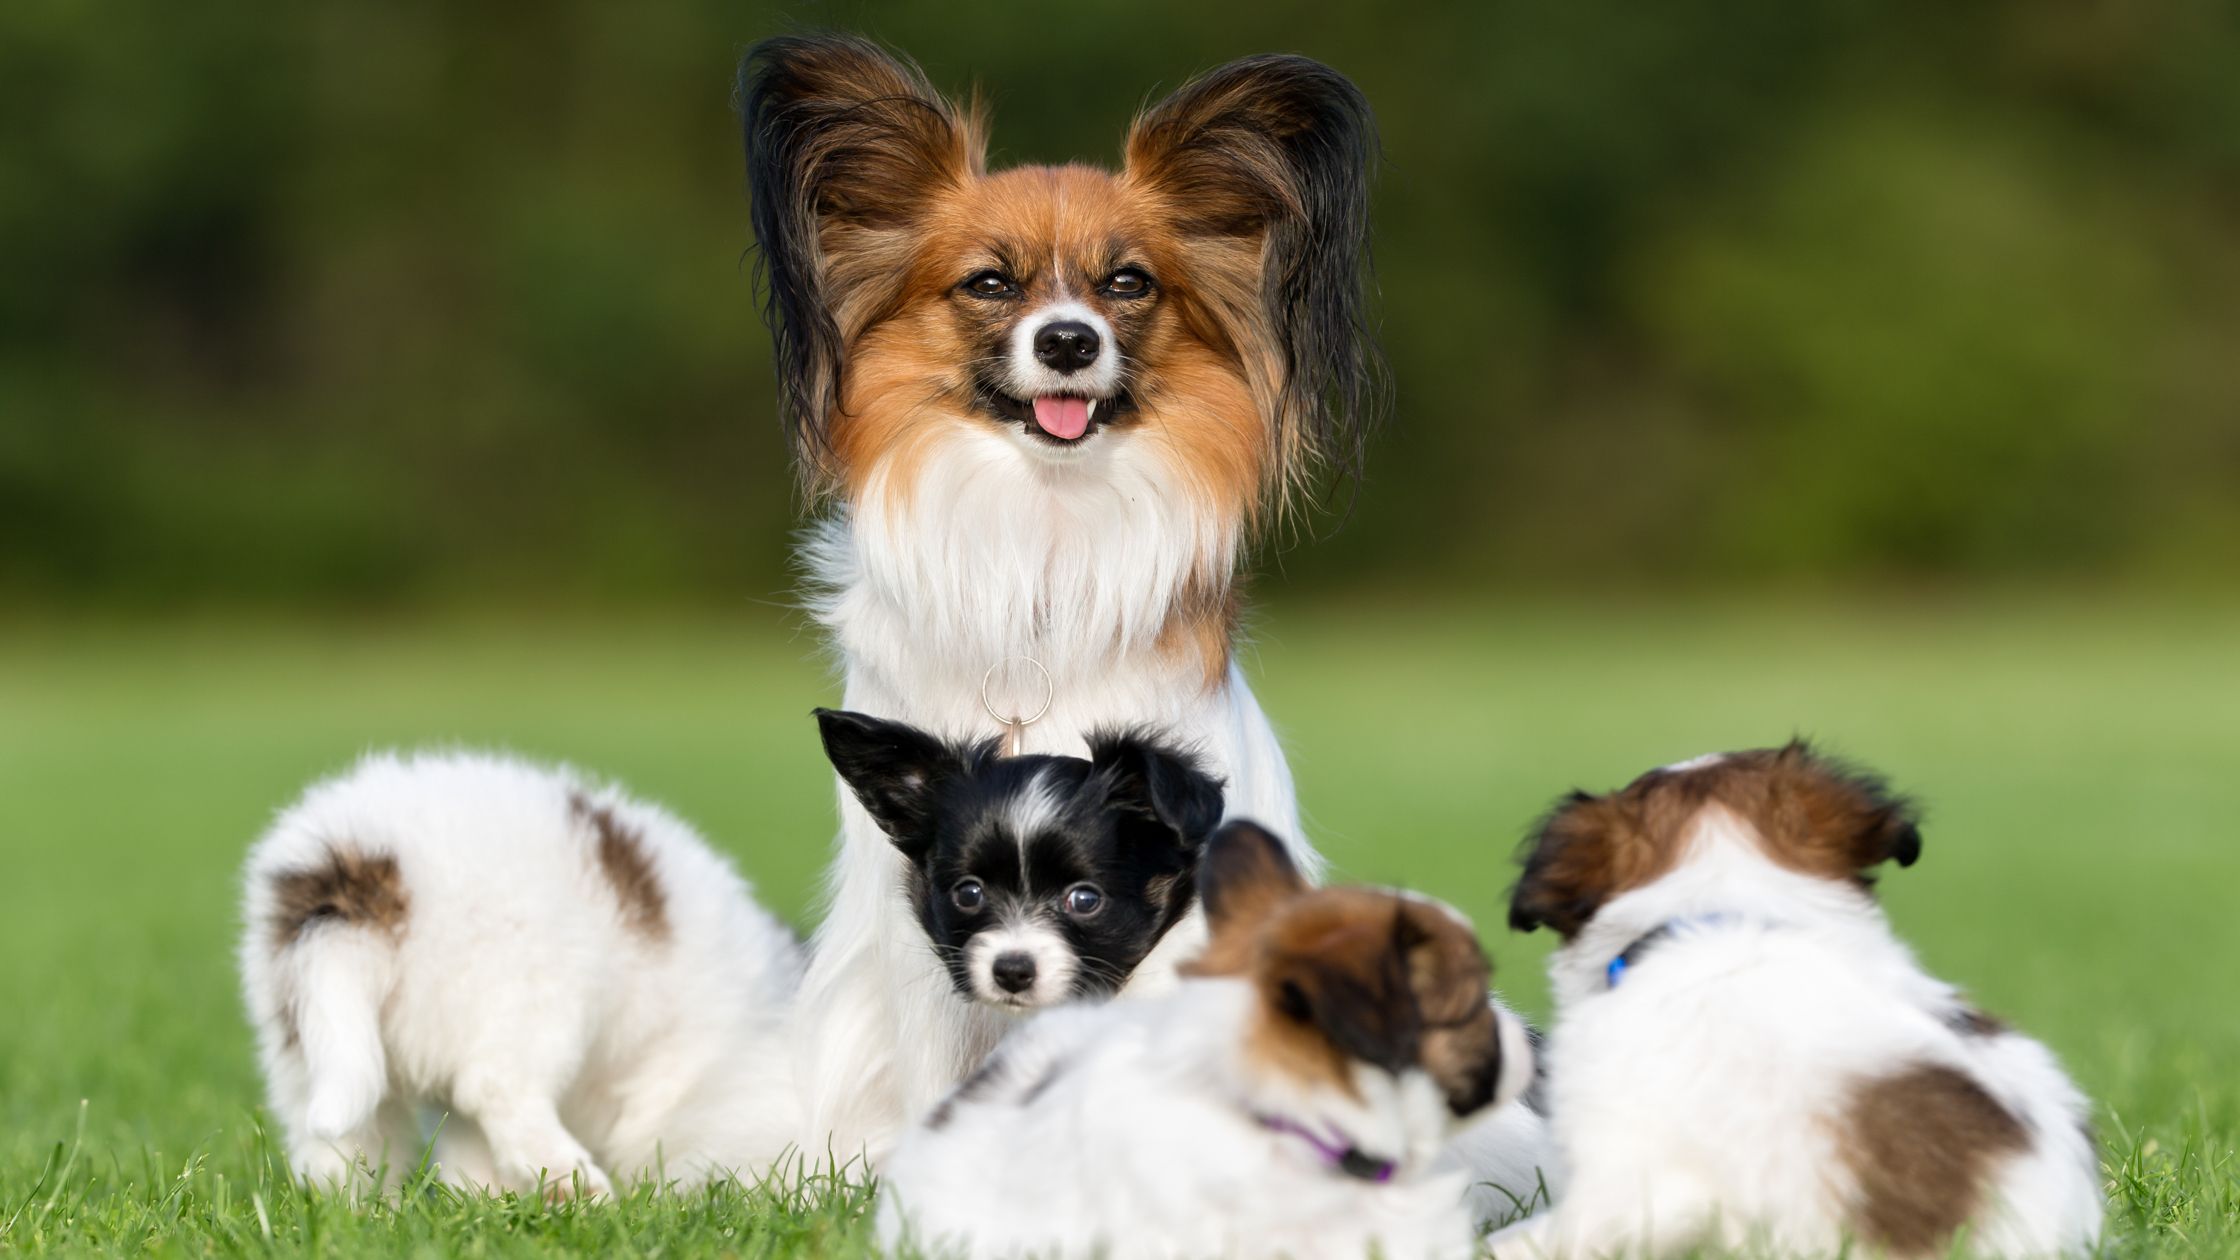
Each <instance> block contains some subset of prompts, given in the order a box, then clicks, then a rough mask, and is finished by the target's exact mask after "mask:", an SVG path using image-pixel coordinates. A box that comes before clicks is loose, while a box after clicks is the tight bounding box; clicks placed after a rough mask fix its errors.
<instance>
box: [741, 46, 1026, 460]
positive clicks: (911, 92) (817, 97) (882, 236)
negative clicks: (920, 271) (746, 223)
mask: <svg viewBox="0 0 2240 1260" xmlns="http://www.w3.org/2000/svg"><path fill="white" fill-rule="evenodd" d="M738 99H739V110H740V113H741V115H742V118H743V121H744V124H745V133H746V155H747V180H748V184H749V186H750V188H751V191H752V198H753V204H752V214H753V219H754V235H755V241H756V243H757V244H758V246H759V247H760V248H759V253H758V255H757V260H756V270H757V273H758V280H759V282H760V284H761V286H762V291H763V317H764V319H765V320H767V321H768V323H769V325H770V332H771V338H772V341H773V344H774V346H775V348H776V351H777V360H778V380H779V387H780V389H781V391H782V393H783V401H784V404H785V405H784V411H785V417H786V426H787V430H788V432H789V434H790V435H791V437H792V439H793V445H794V450H795V453H796V455H797V456H798V457H799V458H800V459H801V460H802V462H803V465H804V467H805V468H807V469H808V470H809V472H810V473H811V475H812V477H813V478H816V479H820V480H821V479H825V478H829V476H830V474H831V473H832V472H834V471H835V470H834V469H832V468H831V466H830V446H829V434H828V433H827V431H826V426H827V424H828V423H829V422H830V420H831V418H832V413H833V411H834V409H835V408H836V407H838V406H839V405H840V403H841V399H840V396H839V390H840V383H841V373H842V369H843V355H844V352H845V350H846V347H847V345H848V343H849V342H850V341H851V340H853V339H854V338H855V337H856V336H857V335H859V334H860V333H862V331H863V329H864V328H865V327H866V326H867V325H868V324H869V323H870V321H871V320H872V319H874V318H876V317H877V316H878V314H879V313H880V312H881V311H883V310H884V309H885V308H886V307H887V306H888V305H889V304H890V303H891V302H892V300H893V298H894V295H895V293H896V291H897V288H898V286H899V285H900V284H901V283H902V281H903V279H904V277H905V276H906V275H907V274H908V271H909V267H908V263H909V257H910V250H911V245H912V243H913V229H914V227H915V225H916V217H917V216H918V215H920V214H922V213H924V212H925V210H926V208H927V206H928V205H929V203H930V201H931V199H932V197H933V195H934V194H935V193H937V192H938V191H939V190H940V189H941V188H943V187H945V186H953V185H956V184H960V183H962V182H964V181H965V180H967V179H969V178H970V177H972V176H974V175H977V174H978V173H979V172H980V171H981V169H982V166H983V153H984V149H985V143H986V142H985V140H984V138H983V131H984V129H983V127H982V122H981V119H980V117H979V116H978V114H977V112H976V111H966V110H960V109H958V108H957V107H956V106H955V105H953V104H951V103H950V102H949V101H947V100H945V99H943V98H942V97H941V96H940V94H938V93H936V92H935V91H934V90H933V88H932V87H931V86H929V85H928V84H927V83H926V80H925V75H924V74H923V73H922V72H920V71H919V69H918V68H917V67H916V66H915V65H913V64H911V63H910V62H908V61H905V60H903V59H901V58H899V57H896V56H894V55H893V54H891V53H889V52H887V51H886V50H884V49H882V48H880V47H879V46H878V45H876V44H874V43H872V42H870V41H869V40H864V39H858V38H854V37H852V36H842V35H822V36H810V37H783V38H778V39H769V40H764V41H763V42H762V43H760V44H757V45H755V46H754V47H753V48H752V49H750V50H748V52H747V55H746V57H745V59H744V60H743V61H742V62H741V63H740V66H739V97H738Z"/></svg>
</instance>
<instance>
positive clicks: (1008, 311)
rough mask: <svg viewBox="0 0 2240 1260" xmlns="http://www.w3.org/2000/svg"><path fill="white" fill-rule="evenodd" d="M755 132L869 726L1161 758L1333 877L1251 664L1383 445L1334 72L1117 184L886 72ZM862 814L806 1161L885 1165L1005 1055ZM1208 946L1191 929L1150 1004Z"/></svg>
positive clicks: (828, 572) (786, 330) (838, 646)
mask: <svg viewBox="0 0 2240 1260" xmlns="http://www.w3.org/2000/svg"><path fill="white" fill-rule="evenodd" d="M740 106H741V113H742V115H743V121H744V137H745V150H746V160H747V171H748V177H749V181H750V183H751V185H752V189H753V206H752V214H753V221H754V230H755V238H756V242H757V245H758V248H759V254H758V257H759V261H760V272H761V277H762V279H763V280H764V281H765V284H766V287H765V290H764V291H765V294H766V296H767V304H766V307H765V310H766V313H767V315H768V317H769V320H770V324H771V328H772V340H773V344H774V346H775V349H776V357H777V369H778V379H779V381H780V383H781V388H782V394H783V403H784V406H783V410H784V414H785V416H786V420H787V424H788V428H789V430H790V432H791V434H792V436H793V439H794V441H793V445H794V450H795V454H796V457H797V463H798V466H799V469H800V473H801V477H802V480H803V482H804V485H805V488H806V489H807V490H808V491H809V493H810V495H811V497H812V498H813V499H815V500H816V501H818V502H819V503H820V504H821V505H822V506H823V507H824V509H825V514H824V516H823V517H822V519H821V520H820V521H819V522H818V523H817V524H816V525H815V527H813V529H812V530H811V532H810V535H809V539H810V541H809V543H808V545H807V546H806V548H805V549H804V553H803V556H802V560H803V566H804V568H805V569H806V570H807V571H808V572H809V574H810V578H811V585H812V588H813V591H814V592H815V595H814V599H813V602H812V611H813V612H814V614H815V616H816V617H817V619H818V621H819V623H820V624H821V625H822V626H823V628H824V629H825V631H826V633H827V634H828V635H829V636H830V639H831V642H832V644H833V647H834V649H835V653H836V655H837V656H838V657H839V659H840V661H841V664H842V667H843V670H844V673H845V678H846V691H845V694H844V697H843V699H844V703H845V707H847V708H850V709H855V710H858V711H862V712H870V713H877V714H879V715H881V716H882V717H888V718H893V719H897V720H901V721H907V722H911V723H914V724H916V725H918V726H920V727H923V728H926V729H930V730H935V731H939V732H942V733H943V734H954V735H977V736H993V735H997V734H1004V733H1008V734H1010V735H1012V736H1013V737H1014V738H1015V739H1016V741H1017V743H1016V744H1015V746H1014V749H1015V751H1022V752H1029V753H1062V754H1068V755H1072V756H1080V755H1083V754H1084V753H1086V752H1087V750H1088V749H1087V737H1088V735H1089V733H1090V732H1092V731H1095V730H1100V729H1109V728H1112V727H1114V726H1116V725H1118V724H1123V723H1151V724H1154V725H1156V726H1158V727H1159V728H1161V729H1164V730H1169V731H1172V732H1174V733H1175V734H1176V735H1177V736H1178V737H1179V738H1181V739H1183V740H1185V741H1187V742H1188V743H1189V744H1190V746H1191V747H1193V748H1195V749H1197V750H1198V752H1199V755H1200V756H1202V757H1203V758H1204V760H1205V764H1206V768H1207V770H1208V771H1209V772H1210V773H1212V774H1215V775H1218V776H1220V777H1221V778H1222V779H1223V780H1224V781H1225V783H1226V785H1227V796H1228V806H1229V808H1230V809H1231V810H1233V811H1236V812H1239V813H1243V814H1249V815H1250V816H1252V817H1255V818H1259V819H1262V820H1263V821H1265V822H1267V823H1268V824H1270V825H1271V826H1273V827H1274V828H1275V829H1276V830H1277V831H1278V832H1279V833H1280V834H1282V835H1283V836H1284V837H1285V838H1286V841H1287V842H1288V843H1290V844H1291V845H1292V846H1293V848H1292V853H1293V857H1294V858H1295V859H1296V860H1297V861H1298V862H1299V863H1300V864H1301V865H1303V866H1305V867H1307V868H1308V869H1310V871H1311V870H1312V869H1313V868H1314V865H1315V863H1314V858H1313V855H1312V853H1311V851H1310V850H1309V849H1308V848H1307V847H1306V846H1305V845H1304V843H1303V842H1302V840H1301V838H1300V832H1299V829H1298V826H1297V817H1298V806H1297V802H1296V800H1295V798H1294V795H1293V790H1292V784H1291V776H1290V772H1289V770H1288V769H1287V767H1286V765H1285V763H1284V758H1283V753H1282V750H1281V748H1280V747H1279V745H1278V744H1277V741H1276V738H1275V734H1274V732H1273V730H1272V729H1271V728H1270V725H1269V723H1268V720H1267V717H1266V716H1265V715H1264V714H1263V713H1262V712H1261V709H1260V706H1259V704H1258V702H1257V701H1256V700H1255V699H1254V698H1253V695H1252V692H1251V690H1250V688H1249V687H1248V686H1247V684H1246V682H1245V679H1244V677H1243V675H1242V673H1241V672H1240V671H1239V670H1238V668H1237V666H1236V663H1235V661H1234V659H1233V646H1234V641H1235V637H1236V628H1237V622H1238V617H1239V607H1240V596H1239V589H1238V587H1239V583H1238V580H1237V578H1238V570H1239V567H1240V564H1241V561H1242V558H1243V556H1244V554H1245V551H1246V548H1247V547H1248V546H1249V544H1250V541H1251V539H1252V537H1253V536H1254V534H1255V532H1256V531H1257V530H1259V529H1260V528H1262V526H1263V525H1264V524H1266V523H1267V522H1268V521H1270V520H1272V519H1273V518H1274V517H1275V516H1277V515H1278V514H1280V512H1281V510H1282V505H1284V504H1285V503H1287V502H1289V503H1298V502H1303V501H1304V499H1305V498H1306V497H1307V494H1308V493H1309V492H1310V491H1311V489H1313V488H1314V487H1315V486H1316V485H1317V484H1318V483H1319V482H1321V481H1323V480H1324V479H1325V476H1324V474H1326V473H1328V472H1329V471H1331V470H1333V469H1336V470H1342V471H1350V470H1353V469H1355V468H1357V466H1358V464H1359V460H1360V454H1361V451H1362V449H1363V447H1364V445H1365V442H1364V437H1365V434H1366V433H1367V432H1368V430H1369V429H1370V427H1371V425H1372V421H1373V420H1374V419H1375V417H1376V416H1377V414H1378V413H1379V412H1380V411H1381V409H1382V408H1381V402H1382V399H1383V393H1382V390H1381V385H1380V382H1381V374H1380V373H1379V371H1378V364H1379V359H1378V356H1377V353H1376V350H1375V346H1374V343H1373V340H1372V338H1371V337H1370V336H1369V334H1368V328H1369V322H1370V321H1369V320H1368V319H1367V317H1366V314H1365V312H1366V310H1367V295H1366V286H1365V283H1364V277H1365V265H1366V258H1367V252H1366V251H1367V245H1368V239H1369V231H1368V224H1369V185H1370V182H1371V173H1372V170H1373V167H1374V159H1375V155H1376V147H1377V146H1376V135H1375V128H1374V124H1373V122H1372V120H1371V117H1370V113H1369V108H1368V104H1367V102H1366V101H1365V100H1364V99H1363V98H1362V96H1361V93H1360V92H1359V91H1358V90H1357V89H1355V87H1354V86H1353V85H1352V84H1351V83H1350V82H1348V81H1347V80H1346V79H1345V78H1344V77H1343V76H1342V75H1340V74H1338V73H1337V72H1336V71H1334V70H1332V69H1331V68H1329V67H1328V66H1324V65H1321V64H1318V63H1316V62H1313V61H1309V60H1307V59H1305V58H1301V57H1281V56H1268V57H1252V58H1247V59H1244V60H1241V61H1236V62H1232V63H1230V64H1228V65H1225V66H1221V67H1219V68H1217V69H1214V70H1212V71H1210V72H1208V73H1207V74H1205V75H1203V76H1201V77H1199V78H1197V79H1195V80H1192V81H1191V82H1189V83H1187V84H1185V85H1183V86H1182V87H1180V88H1178V89H1177V90H1176V91H1175V92H1173V93H1172V94H1171V95H1169V96H1167V97H1166V98H1165V99H1164V100H1161V101H1159V102H1157V103H1155V104H1153V105H1151V106H1150V107H1149V108H1148V109H1146V110H1145V111H1144V113H1143V114H1142V115H1141V116H1140V117H1139V118H1137V119H1136V121H1135V123H1134V124H1133V125H1132V126H1131V127H1130V129H1129V132H1128V135H1127V137H1126V142H1125V146H1124V147H1125V151H1124V155H1123V161H1122V162H1121V163H1120V165H1119V167H1118V169H1111V170H1108V169H1100V168H1098V167H1093V166H1089V165H1082V164H1067V165H1062V166H1022V167H1015V168H1012V169H1007V170H992V169H990V168H989V165H988V162H987V156H986V153H987V145H988V135H989V127H988V119H987V117H986V114H985V111H983V110H982V109H980V108H979V107H978V106H977V105H973V106H966V105H963V104H960V103H958V102H954V101H951V100H949V99H947V98H945V97H943V96H942V95H941V94H940V93H938V92H936V91H935V90H934V89H933V88H932V87H931V86H930V85H929V84H928V83H927V82H926V79H925V76H924V75H923V74H921V73H920V72H919V71H918V69H917V68H916V67H915V66H912V65H910V64H909V63H908V62H907V61H905V60H903V59H901V58H899V57H896V56H894V55H892V54H890V53H888V52H886V51H885V50H883V49H881V48H879V47H877V46H876V45H874V44H871V43H869V42H867V41H865V40H861V39H855V38H849V37H843V36H808V37H786V38H780V39H774V40H770V41H768V42H765V43H763V44H761V45H759V46H758V47H757V48H755V49H754V51H753V52H751V53H750V54H749V55H748V57H747V60H746V63H745V65H744V66H743V67H742V69H741V75H740ZM1029 717H1032V718H1034V720H1033V721H1031V722H1024V721H1022V720H1023V719H1026V718H1029ZM1007 724H1009V730H1008V732H1007V731H1006V725H1007ZM841 812H842V826H841V837H840V841H839V850H838V853H837V855H836V860H835V862H834V866H833V871H832V878H831V882H830V887H831V901H830V906H829V908H828V911H827V913H826V915H825V918H824V921H823V922H822V923H821V924H820V925H819V927H818V929H817V939H816V948H815V950H814V958H813V960H812V962H811V964H810V972H809V975H808V976H807V978H806V979H805V980H804V982H803V992H804V995H805V996H804V1001H803V1003H802V1012H803V1019H802V1021H801V1023H800V1025H799V1027H798V1029H797V1031H796V1036H795V1038H794V1040H795V1044H796V1049H797V1059H798V1065H799V1071H800V1076H801V1081H802V1086H803V1090H804V1093H805V1099H806V1104H807V1110H808V1122H807V1126H806V1129H805V1132H804V1134H803V1138H802V1143H803V1145H804V1146H805V1147H808V1148H810V1149H816V1150H823V1149H827V1148H828V1146H829V1148H830V1149H833V1150H835V1151H838V1152H844V1153H845V1154H846V1155H848V1156H851V1157H852V1156H853V1155H854V1154H855V1153H857V1152H859V1151H862V1152H868V1153H869V1154H870V1155H871V1156H872V1157H873V1158H874V1159H876V1158H877V1156H878V1155H879V1154H880V1153H882V1152H883V1150H884V1148H885V1147H886V1145H887V1144H888V1143H890V1142H891V1141H892V1139H893V1138H894V1136H895V1135H896V1134H897V1133H898V1132H899V1131H900V1130H901V1128H902V1127H903V1126H904V1125H906V1124H907V1123H908V1122H909V1121H910V1120H911V1119H913V1118H914V1117H916V1116H918V1115H920V1114H922V1113H923V1112H924V1111H925V1109H926V1108H928V1107H930V1106H932V1105H933V1103H934V1102H935V1101H936V1100H938V1099H939V1098H940V1097H941V1096H942V1095H943V1094H944V1093H946V1092H947V1091H948V1090H949V1089H950V1088H951V1087H952V1086H954V1085H955V1084H956V1083H957V1081H958V1080H959V1079H961V1078H962V1077H963V1075H964V1074H965V1073H966V1072H968V1071H969V1070H971V1067H972V1065H973V1064H974V1063H976V1062H977V1061H978V1060H979V1058H980V1056H981V1055H982V1054H984V1053H985V1052H986V1050H987V1048H988V1046H989V1045H990V1044H992V1042H993V1040H994V1039H995V1038H996V1037H997V1036H999V1035H1001V1033H1002V1032H1003V1031H1004V1028H1005V1021H1004V1020H1003V1019H1002V1017H1001V1015H1000V1013H999V1012H995V1011H992V1010H990V1009H988V1008H986V1007H983V1006H975V1005H968V1004H961V1003H957V1002H954V1001H951V1000H949V996H950V995H949V994H948V992H947V989H948V986H947V984H946V983H945V982H944V976H945V974H946V972H947V971H948V963H947V961H946V960H944V959H940V958H936V957H934V956H933V955H931V954H929V953H928V952H927V951H926V950H923V949H920V948H917V947H916V945H915V943H914V940H915V938H916V937H917V936H918V935H919V923H918V922H917V921H915V916H914V915H912V914H911V913H908V912H907V911H906V910H905V908H904V907H902V906H901V905H900V904H899V903H898V902H897V900H896V898H895V896H894V891H893V890H894V888H895V887H896V885H897V883H898V881H900V880H901V879H902V878H903V876H904V874H905V872H906V870H907V868H908V866H909V862H908V859H907V858H906V857H905V856H904V855H903V854H902V853H901V852H900V851H899V850H897V849H896V847H895V846H894V844H893V843H892V841H891V839H890V838H889V836H888V835H887V833H886V831H885V829H884V828H882V827H881V826H880V825H879V823H878V821H877V820H876V819H874V818H873V817H872V816H871V815H870V814H869V813H868V812H867V811H865V810H864V809H863V808H862V807H861V806H860V804H859V802H858V800H857V798H856V796H855V794H854V793H852V792H844V793H843V794H842V811H841ZM1203 939H1204V925H1203V923H1202V921H1201V920H1200V919H1199V918H1198V916H1197V915H1196V914H1195V913H1194V912H1192V913H1187V914H1185V915H1184V916H1183V918H1182V919H1181V920H1180V921H1179V922H1177V923H1176V924H1175V925H1174V927H1173V929H1172V930H1171V931H1169V932H1168V933H1167V935H1166V937H1165V938H1164V940H1163V941H1162V942H1161V944H1160V946H1159V948H1158V949H1156V950H1154V951H1153V953H1152V955H1151V956H1150V957H1148V958H1146V959H1145V960H1143V962H1142V963H1141V964H1140V965H1139V966H1138V967H1137V969H1136V976H1137V982H1138V984H1139V985H1141V986H1144V987H1149V988H1153V989H1156V988H1158V987H1160V986H1162V985H1164V984H1166V983H1170V982H1171V981H1172V979H1173V978H1174V975H1175V968H1176V966H1177V964H1178V963H1179V962H1180V961H1181V960H1182V959H1185V958H1187V957H1189V956H1190V955H1191V954H1192V953H1194V952H1195V951H1196V950H1197V949H1198V948H1199V946H1200V945H1202V944H1203Z"/></svg>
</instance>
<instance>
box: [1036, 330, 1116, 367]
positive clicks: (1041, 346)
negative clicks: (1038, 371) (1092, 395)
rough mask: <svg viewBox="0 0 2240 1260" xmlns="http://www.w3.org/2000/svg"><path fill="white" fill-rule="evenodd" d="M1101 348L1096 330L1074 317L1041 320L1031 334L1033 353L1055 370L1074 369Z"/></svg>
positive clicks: (1094, 357)
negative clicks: (1050, 322) (1037, 330)
mask: <svg viewBox="0 0 2240 1260" xmlns="http://www.w3.org/2000/svg"><path fill="white" fill-rule="evenodd" d="M1103 348H1104V342H1103V341H1102V340H1101V339H1099V338H1098V336H1097V330H1096V329H1094V328H1091V327H1089V326H1088V325H1087V324H1084V323H1082V322H1081V321H1080V320H1078V319H1061V320H1059V321H1057V322H1056V323H1054V324H1044V325H1043V326H1042V331H1040V332H1038V333H1036V334H1035V335H1034V357H1035V358H1036V359H1037V360H1039V361H1040V362H1041V363H1042V366H1044V367H1046V368H1049V369H1051V370H1052V371H1055V372H1078V371H1080V370H1081V369H1083V368H1085V367H1087V366H1089V365H1090V364H1092V363H1095V362H1096V361H1097V352H1098V351H1099V350H1101V349H1103Z"/></svg>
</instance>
